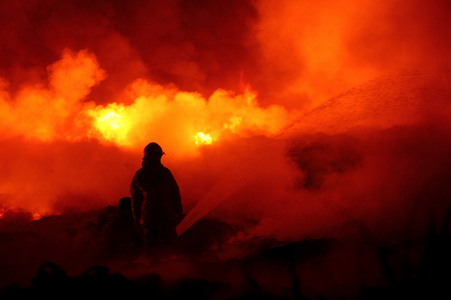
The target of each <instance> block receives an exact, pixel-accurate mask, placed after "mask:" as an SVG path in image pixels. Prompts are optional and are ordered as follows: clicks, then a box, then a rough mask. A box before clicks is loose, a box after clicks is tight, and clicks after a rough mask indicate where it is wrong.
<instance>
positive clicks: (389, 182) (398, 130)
mask: <svg viewBox="0 0 451 300" xmlns="http://www.w3.org/2000/svg"><path fill="white" fill-rule="evenodd" d="M450 9H451V7H450V4H449V3H448V2H447V1H429V2H428V3H427V5H426V4H425V2H424V1H391V2H390V4H385V3H384V4H381V3H380V1H316V2H315V3H314V4H312V3H311V2H310V1H285V2H284V5H281V4H280V2H278V1H215V2H211V1H196V2H193V3H191V2H187V1H164V2H163V3H159V2H158V3H157V2H155V3H154V2H151V1H127V2H126V3H123V2H122V1H96V2H95V3H92V2H90V1H64V2H62V1H15V2H14V3H10V2H8V3H7V2H5V1H3V2H1V5H0V10H1V13H2V15H3V16H4V17H2V18H1V21H0V23H1V26H0V35H1V37H2V41H4V42H3V44H2V46H1V47H0V54H1V57H2V60H1V62H0V132H1V138H0V144H1V147H0V149H1V150H0V154H1V158H0V162H1V165H2V177H1V178H0V204H1V207H2V210H4V211H6V210H19V209H23V210H26V211H30V213H31V214H38V215H36V216H35V217H38V216H43V215H45V214H51V213H61V212H64V211H69V210H74V209H75V210H81V211H83V210H87V209H92V208H99V207H103V206H105V205H109V204H116V203H117V201H118V200H119V198H121V197H123V196H128V187H129V183H130V179H131V177H132V176H133V173H134V172H135V171H136V169H137V168H139V167H140V163H141V161H140V159H141V155H142V149H143V147H144V146H145V145H146V144H147V143H148V142H151V141H156V142H158V143H159V144H160V145H161V146H162V147H163V150H164V151H165V152H166V155H165V156H164V157H163V164H164V165H166V166H168V167H169V168H170V169H171V170H172V172H173V173H174V175H175V177H176V178H177V180H178V181H179V184H180V188H181V191H182V197H183V203H184V207H185V211H186V212H189V211H190V210H191V209H193V208H194V207H195V206H196V204H197V203H200V202H201V201H202V199H204V202H205V203H210V204H209V205H207V207H208V208H206V210H207V211H204V213H206V212H209V214H210V216H212V217H215V218H219V219H222V220H224V221H227V222H230V223H233V224H238V225H241V226H244V225H245V224H253V226H254V227H253V229H252V230H253V231H252V232H253V233H254V234H258V235H262V236H275V237H278V238H280V239H299V238H303V237H305V236H308V235H310V236H315V235H317V236H321V235H323V234H328V235H338V236H340V235H344V234H356V232H357V234H358V233H359V232H360V231H359V230H363V229H362V228H369V229H370V230H371V229H376V228H377V231H378V232H379V233H380V234H384V233H386V232H387V231H390V230H392V229H393V228H400V227H402V226H407V225H408V224H411V223H409V222H412V220H411V219H412V218H413V219H415V220H418V222H422V221H421V218H415V217H416V216H417V215H416V214H420V213H419V212H418V211H417V209H416V207H421V208H422V209H423V210H422V211H427V213H428V214H429V213H430V212H434V211H435V210H440V208H443V207H444V205H445V204H447V203H445V202H446V201H445V198H446V196H447V195H449V192H450V191H449V188H448V187H447V185H446V179H447V178H449V175H450V174H449V169H450V168H449V167H450V164H451V162H450V160H449V157H451V156H450V155H449V154H450V153H449V150H448V149H451V147H449V146H450V144H451V141H450V139H449V129H450V124H449V121H448V120H449V117H448V116H449V113H450V104H449V96H450V94H451V93H450V84H449V66H450V65H449V63H450V61H449V55H448V53H449V52H450V50H451V49H450V45H449V43H448V41H449V38H450V37H449V28H450V25H451V24H450V22H451V21H450V18H449V14H450ZM200 133H201V134H200ZM406 211H408V212H409V214H406ZM400 216H403V217H400ZM428 217H429V216H426V218H428ZM362 224H363V225H362Z"/></svg>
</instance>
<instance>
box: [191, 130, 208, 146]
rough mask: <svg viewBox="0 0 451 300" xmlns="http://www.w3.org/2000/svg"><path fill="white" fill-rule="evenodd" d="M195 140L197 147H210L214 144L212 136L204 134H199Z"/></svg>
mask: <svg viewBox="0 0 451 300" xmlns="http://www.w3.org/2000/svg"><path fill="white" fill-rule="evenodd" d="M194 139H195V143H196V145H210V144H211V143H212V139H211V136H210V135H209V134H205V133H203V132H198V133H197V135H196V136H195V137H194Z"/></svg>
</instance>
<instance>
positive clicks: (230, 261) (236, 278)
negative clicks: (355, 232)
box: [0, 211, 451, 299]
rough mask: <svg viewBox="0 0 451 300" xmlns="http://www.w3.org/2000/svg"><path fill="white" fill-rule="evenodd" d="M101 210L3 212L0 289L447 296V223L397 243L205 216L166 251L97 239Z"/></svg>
mask: <svg viewBox="0 0 451 300" xmlns="http://www.w3.org/2000/svg"><path fill="white" fill-rule="evenodd" d="M99 213H100V211H91V212H87V213H70V214H64V215H60V216H52V217H46V218H44V219H41V220H38V221H32V222H27V221H26V218H25V216H22V221H21V215H20V214H16V215H15V216H14V218H9V219H8V218H4V219H3V220H2V223H1V225H2V227H1V233H0V254H1V257H0V289H1V290H0V299H22V298H23V299H27V298H31V297H41V296H42V297H46V298H59V299H63V298H94V297H96V298H99V297H102V298H103V299H106V298H109V297H122V296H123V297H130V299H132V298H131V297H145V298H147V299H182V298H185V299H186V298H189V299H257V298H258V299H410V298H416V299H450V297H451V259H450V254H451V240H450V232H449V226H448V223H449V222H446V223H444V224H441V225H437V224H431V227H430V229H429V232H428V234H427V235H426V236H425V237H424V238H419V239H418V238H417V239H414V240H402V241H399V243H396V244H391V245H382V244H377V243H373V242H371V241H340V240H335V239H328V238H321V239H309V238H308V239H304V240H302V241H299V242H289V243H288V242H282V241H278V240H275V239H268V238H266V239H263V238H259V237H255V236H253V237H251V236H246V235H245V234H243V233H242V232H241V233H240V231H239V229H238V228H236V227H233V226H230V225H228V224H225V223H223V222H220V221H218V220H213V219H208V218H205V219H202V220H200V221H199V222H198V223H197V224H196V226H194V227H192V228H190V229H189V230H188V231H186V232H185V234H184V235H183V236H182V237H181V251H180V252H178V253H177V254H172V255H169V254H168V255H163V256H162V257H161V258H159V259H149V258H143V257H142V256H140V254H139V253H138V252H133V251H132V252H129V253H126V254H124V253H110V252H108V251H107V250H105V249H104V248H102V247H101V245H99V241H98V232H99V231H98V230H99V228H98V216H99Z"/></svg>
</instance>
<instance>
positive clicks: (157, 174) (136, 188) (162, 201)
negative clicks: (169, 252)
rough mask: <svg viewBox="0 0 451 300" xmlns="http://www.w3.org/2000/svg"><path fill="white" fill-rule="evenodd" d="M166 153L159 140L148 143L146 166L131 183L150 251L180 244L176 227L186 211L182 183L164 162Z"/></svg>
mask: <svg viewBox="0 0 451 300" xmlns="http://www.w3.org/2000/svg"><path fill="white" fill-rule="evenodd" d="M163 154H164V152H163V150H162V149H161V147H160V146H159V145H158V144H157V143H150V144H148V145H147V146H146V147H145V148H144V157H143V159H142V168H140V169H139V170H138V171H136V173H135V175H134V176H133V179H132V182H131V186H130V194H131V199H132V209H133V217H134V220H135V222H136V224H137V225H139V226H140V227H141V228H142V234H143V241H144V249H145V250H146V253H148V254H155V253H156V252H157V253H161V252H162V251H165V250H162V249H169V248H171V247H175V246H176V242H177V239H178V237H177V231H176V228H177V224H178V222H179V221H180V219H181V216H182V211H183V209H182V202H181V196H180V190H179V186H178V184H177V182H176V180H175V179H174V176H173V175H172V173H171V171H170V170H169V169H168V168H166V167H164V166H163V165H162V163H161V157H162V156H163Z"/></svg>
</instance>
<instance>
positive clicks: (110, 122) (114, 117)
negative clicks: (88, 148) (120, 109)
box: [97, 111, 122, 129]
mask: <svg viewBox="0 0 451 300" xmlns="http://www.w3.org/2000/svg"><path fill="white" fill-rule="evenodd" d="M97 120H98V121H99V122H100V123H102V124H104V126H107V127H108V126H110V127H111V128H112V129H118V128H120V127H122V121H121V116H120V115H119V114H117V113H115V112H112V111H111V112H109V113H107V114H106V115H105V116H104V117H102V118H98V119H97Z"/></svg>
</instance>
